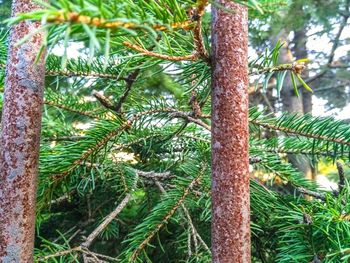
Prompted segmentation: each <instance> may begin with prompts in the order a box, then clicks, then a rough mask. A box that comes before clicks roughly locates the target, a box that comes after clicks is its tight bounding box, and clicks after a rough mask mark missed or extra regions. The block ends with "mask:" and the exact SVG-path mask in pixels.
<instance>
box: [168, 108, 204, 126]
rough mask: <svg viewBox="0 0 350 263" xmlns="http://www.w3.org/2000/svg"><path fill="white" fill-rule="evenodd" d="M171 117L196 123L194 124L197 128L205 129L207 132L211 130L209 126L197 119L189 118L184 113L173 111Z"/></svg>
mask: <svg viewBox="0 0 350 263" xmlns="http://www.w3.org/2000/svg"><path fill="white" fill-rule="evenodd" d="M171 115H172V116H173V117H180V118H184V119H186V120H188V121H190V122H193V123H196V124H198V125H199V126H202V127H203V128H205V129H206V130H208V131H210V130H211V127H210V125H208V124H206V123H204V122H203V121H201V120H199V119H196V118H193V117H191V116H189V114H188V113H186V112H180V111H174V112H173V113H172V114H171Z"/></svg>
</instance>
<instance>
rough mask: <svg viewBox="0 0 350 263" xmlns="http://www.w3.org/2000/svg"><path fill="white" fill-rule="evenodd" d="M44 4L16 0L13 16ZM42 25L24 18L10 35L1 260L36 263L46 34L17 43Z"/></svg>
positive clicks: (0, 161) (1, 161)
mask: <svg viewBox="0 0 350 263" xmlns="http://www.w3.org/2000/svg"><path fill="white" fill-rule="evenodd" d="M36 8H38V6H37V5H36V4H34V1H31V0H14V1H13V3H12V15H13V16H14V15H16V14H17V13H25V12H30V11H32V10H34V9H36ZM38 27H39V23H38V22H29V21H26V22H21V23H20V24H17V25H15V26H14V27H13V28H12V30H11V34H10V43H9V53H8V61H7V66H6V79H5V99H4V106H3V113H2V123H1V127H2V131H1V136H0V185H1V187H0V218H1V219H0V262H4V263H7V262H33V246H34V223H35V197H36V180H37V172H38V155H39V141H40V140H39V139H40V128H41V110H42V102H43V87H44V77H45V66H44V60H43V58H41V59H40V60H39V62H38V63H37V64H35V63H34V62H35V59H36V56H37V52H38V50H39V48H40V45H41V42H42V38H43V35H42V34H37V35H35V36H34V37H32V38H31V39H30V40H29V41H28V42H26V43H25V44H23V45H21V46H19V47H16V46H15V44H16V42H17V41H18V40H20V39H22V38H23V37H24V36H25V35H27V34H28V33H30V32H33V30H35V29H36V28H38Z"/></svg>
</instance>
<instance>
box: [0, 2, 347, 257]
mask: <svg viewBox="0 0 350 263" xmlns="http://www.w3.org/2000/svg"><path fill="white" fill-rule="evenodd" d="M236 2H239V3H240V4H246V5H248V8H249V12H250V17H252V16H256V17H264V16H267V15H270V14H269V12H270V11H272V10H275V9H276V8H278V6H279V4H280V1H259V2H257V1H253V0H251V1H236ZM220 3H222V2H219V4H217V3H216V4H214V5H215V6H214V8H217V9H218V10H219V11H220V12H223V14H224V13H225V12H227V13H226V14H229V15H228V16H231V15H232V16H233V15H239V14H235V11H237V10H230V9H227V8H225V7H224V6H222V5H221V4H220ZM208 4H209V3H208V2H207V1H204V0H200V1H197V2H194V1H191V0H181V1H175V0H156V1H143V0H141V1H129V0H127V1H125V0H123V1H122V0H112V1H96V0H89V1H88V0H80V1H64V0H62V1H57V2H56V1H53V2H52V3H51V4H50V5H48V4H43V10H39V11H35V12H32V13H25V14H22V15H19V16H17V17H15V18H13V19H12V20H11V23H17V22H20V21H22V20H28V19H30V20H38V21H41V22H42V28H41V30H43V31H44V30H45V31H46V32H48V34H47V37H46V40H45V41H44V43H43V44H44V46H43V48H45V47H47V49H48V55H47V58H46V90H45V97H44V111H43V119H42V123H43V127H42V138H41V149H40V151H41V153H40V174H39V186H38V192H37V212H36V213H37V217H36V240H35V241H36V242H35V251H34V257H35V262H81V261H83V260H84V261H85V262H99V261H102V262H103V261H106V262H119V261H121V262H210V261H211V260H212V254H211V250H210V248H211V247H213V246H212V244H211V231H210V228H211V227H210V226H211V125H212V121H210V119H211V118H212V116H211V103H212V100H211V91H212V90H211V85H212V83H211V76H212V73H213V72H212V65H213V61H212V60H213V57H215V56H213V51H212V50H213V46H212V45H211V44H210V41H211V40H212V41H215V39H214V40H213V39H211V38H212V37H213V35H212V31H211V30H210V28H211V23H210V17H211V15H212V14H211V12H209V9H208V8H207V6H208ZM231 5H232V6H236V3H235V4H232V3H230V4H228V6H229V7H231ZM241 9H244V8H241V7H239V9H238V10H241ZM262 11H263V12H264V13H263V15H262V14H261V12H262ZM232 13H233V14H232ZM36 33H37V32H35V31H32V32H30V34H29V35H28V37H27V38H25V39H23V41H22V43H26V41H30V39H31V38H32V37H33V36H35V35H36ZM6 34H7V33H6V32H5V31H3V32H2V33H1V35H2V36H1V37H0V39H1V46H0V59H1V62H0V64H1V65H4V63H5V59H6V50H7V44H6V38H7V35H6ZM76 43H80V44H79V47H80V52H79V58H72V57H70V56H68V51H69V50H71V49H73V47H74V46H76V45H77V44H76ZM19 44H21V43H19ZM226 44H227V45H229V44H231V43H226ZM57 46H60V47H61V49H63V50H65V51H64V52H63V55H62V56H57V55H54V54H55V47H57ZM82 46H83V47H82ZM280 47H281V45H280V43H277V45H276V46H275V47H272V48H271V49H270V50H266V51H265V52H264V53H263V54H262V55H261V56H260V57H258V58H256V59H254V60H251V61H249V64H248V66H249V75H250V77H251V78H252V79H256V80H258V81H257V88H261V89H262V90H266V89H267V87H268V85H270V84H269V80H270V79H271V78H275V79H276V86H275V87H274V88H275V89H276V90H277V92H278V93H279V92H280V91H281V89H282V87H283V82H284V78H285V77H286V76H287V75H289V76H291V79H292V85H293V88H295V89H296V90H297V88H298V85H301V86H303V88H305V89H307V90H310V87H309V86H308V85H307V84H306V83H304V81H303V79H302V78H301V76H300V73H301V72H302V70H303V69H304V67H305V65H304V63H303V62H302V61H295V62H294V63H291V64H278V53H279V49H280ZM214 63H215V62H214ZM241 66H242V67H244V65H241ZM245 66H246V65H245ZM216 67H217V65H216ZM0 68H1V69H3V67H2V66H1V67H0ZM227 70H229V69H227ZM4 75H5V72H4V71H3V70H2V72H1V76H4ZM229 77H230V76H228V77H227V81H230V78H229ZM3 84H4V83H3V79H2V78H1V86H3ZM220 99H221V98H220ZM214 117H215V116H214ZM234 117H235V118H236V117H237V116H234ZM242 119H244V116H242ZM222 121H224V119H222ZM248 121H249V132H250V138H249V163H250V165H251V166H252V169H253V171H254V172H253V173H252V174H251V176H250V208H251V212H250V213H251V216H250V218H251V261H252V262H319V261H322V262H348V260H349V258H350V253H349V251H350V247H349V244H350V242H349V241H350V234H349V233H350V231H349V226H350V224H349V207H348V205H347V200H348V199H349V191H348V182H347V180H346V178H345V175H344V172H343V170H342V165H341V164H340V163H339V164H338V168H339V177H340V180H339V190H338V191H334V192H327V191H324V190H322V189H319V188H318V186H317V185H316V184H315V182H310V181H308V180H306V179H305V178H304V177H303V175H302V174H301V173H300V172H299V171H297V170H296V169H295V168H293V167H292V166H291V165H290V164H288V162H287V161H286V159H285V155H286V154H295V155H299V156H301V155H302V156H307V157H308V158H309V159H310V160H311V161H317V160H318V159H320V158H325V159H327V160H331V161H334V162H336V161H347V160H348V156H349V152H350V149H349V148H350V133H349V128H350V127H349V125H347V124H345V123H342V122H339V121H335V120H334V119H332V118H315V117H312V116H310V115H297V114H290V113H283V114H281V115H280V116H279V117H276V116H272V115H271V114H269V113H267V111H266V110H265V109H264V108H262V107H259V106H257V107H254V106H253V107H251V108H250V110H249V115H248ZM82 124H84V127H83V128H82V126H83V125H82ZM3 125H6V124H3ZM214 128H215V125H214ZM271 131H273V133H271V134H273V135H274V136H272V137H271V136H269V137H266V136H264V134H265V133H267V132H271ZM233 136H234V135H233ZM214 144H215V143H214ZM237 148H239V146H238V145H237ZM245 157H246V156H243V158H245ZM242 165H243V164H242ZM237 172H240V171H237ZM224 194H225V193H223V195H224ZM306 197H312V198H306ZM233 202H237V201H236V200H233ZM237 203H238V202H237ZM213 252H214V251H213ZM214 253H215V252H214ZM242 262H244V261H242Z"/></svg>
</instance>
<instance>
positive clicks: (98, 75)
mask: <svg viewBox="0 0 350 263" xmlns="http://www.w3.org/2000/svg"><path fill="white" fill-rule="evenodd" d="M46 76H64V77H68V78H72V77H90V78H103V79H110V80H117V81H119V80H126V78H124V77H119V76H117V75H116V74H107V73H98V72H79V71H77V72H74V71H67V70H47V71H46Z"/></svg>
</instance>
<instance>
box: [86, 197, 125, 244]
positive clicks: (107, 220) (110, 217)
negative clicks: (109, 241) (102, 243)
mask: <svg viewBox="0 0 350 263" xmlns="http://www.w3.org/2000/svg"><path fill="white" fill-rule="evenodd" d="M130 198H131V194H130V193H128V194H126V196H125V197H124V199H123V200H122V201H121V203H120V204H119V205H118V206H117V207H116V208H115V209H114V210H113V211H112V212H111V213H110V214H109V215H108V216H107V217H106V218H105V219H104V220H103V222H102V223H101V224H100V225H99V226H98V227H97V228H96V229H95V230H94V231H93V232H92V233H91V234H90V235H89V236H88V237H87V238H86V240H85V242H83V243H82V244H81V247H85V248H88V247H90V245H91V243H92V242H93V241H94V240H95V239H96V237H97V236H98V235H99V234H100V233H101V232H102V231H103V230H104V229H105V228H106V227H107V226H108V225H109V224H110V223H111V222H112V221H113V220H114V219H115V218H116V217H117V215H118V214H119V213H120V212H121V211H122V210H123V208H124V207H125V206H126V205H127V204H128V203H129V201H130Z"/></svg>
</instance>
